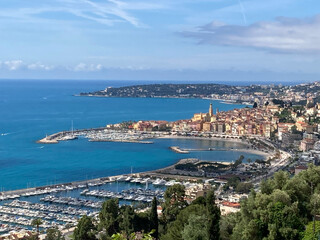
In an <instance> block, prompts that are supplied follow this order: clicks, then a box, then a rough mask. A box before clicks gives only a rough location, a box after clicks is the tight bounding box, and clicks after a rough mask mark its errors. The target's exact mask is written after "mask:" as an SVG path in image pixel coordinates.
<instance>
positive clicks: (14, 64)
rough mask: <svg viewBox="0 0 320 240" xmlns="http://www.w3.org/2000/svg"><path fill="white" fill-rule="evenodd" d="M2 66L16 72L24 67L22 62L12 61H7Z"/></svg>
mask: <svg viewBox="0 0 320 240" xmlns="http://www.w3.org/2000/svg"><path fill="white" fill-rule="evenodd" d="M2 65H3V66H4V67H5V68H6V69H8V70H10V71H15V70H18V69H20V68H22V67H23V62H22V61H21V60H12V61H5V62H3V63H2Z"/></svg>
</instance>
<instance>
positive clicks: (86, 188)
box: [0, 175, 183, 234]
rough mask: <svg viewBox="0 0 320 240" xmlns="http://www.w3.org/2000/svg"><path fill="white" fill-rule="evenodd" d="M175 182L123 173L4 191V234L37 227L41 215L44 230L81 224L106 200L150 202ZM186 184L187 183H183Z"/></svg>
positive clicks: (0, 208) (0, 214)
mask: <svg viewBox="0 0 320 240" xmlns="http://www.w3.org/2000/svg"><path fill="white" fill-rule="evenodd" d="M170 183H172V181H165V180H163V179H151V178H149V177H136V176H134V175H120V176H116V177H110V178H105V179H95V180H91V181H87V182H81V183H79V182H76V183H68V184H61V185H54V186H46V187H42V188H36V189H24V190H17V191H11V192H3V193H0V195H1V197H0V233H1V234H3V233H7V232H10V231H13V230H21V229H25V230H31V229H33V230H35V229H34V226H32V220H33V219H35V218H41V220H43V224H41V226H40V227H41V229H44V230H45V229H48V228H51V227H57V228H59V229H60V230H62V229H65V228H66V227H68V228H70V227H73V226H75V225H76V224H77V221H78V220H79V218H80V217H81V216H83V215H87V216H91V217H93V218H96V217H97V216H98V213H99V211H100V209H101V207H102V203H103V202H104V201H105V200H107V199H111V198H118V199H119V201H120V204H132V203H134V202H137V203H138V202H141V203H147V204H150V202H151V201H152V199H153V197H157V198H158V200H159V201H163V195H164V191H165V189H166V187H167V186H169V185H170ZM181 184H183V183H181Z"/></svg>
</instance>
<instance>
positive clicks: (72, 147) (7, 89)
mask: <svg viewBox="0 0 320 240" xmlns="http://www.w3.org/2000/svg"><path fill="white" fill-rule="evenodd" d="M142 83H148V82H137V81H61V80H60V81H52V80H50V81H49V80H47V81H30V80H20V81H17V80H1V81H0V116H1V118H0V191H3V190H12V189H18V188H26V187H34V186H40V185H46V184H53V183H63V182H70V181H76V180H85V179H91V178H97V177H104V176H112V175H118V174H124V173H130V171H131V167H132V168H133V172H140V171H146V170H154V169H158V168H162V167H166V166H168V165H171V164H174V163H175V162H176V161H177V160H179V159H181V158H182V157H197V158H200V159H203V160H216V161H234V160H236V159H237V158H238V157H239V155H240V154H244V153H242V152H232V151H228V152H226V151H212V152H195V153H191V154H188V155H179V154H177V153H174V152H172V151H170V150H169V149H168V147H169V146H181V147H190V148H191V147H192V148H193V147H194V148H196V147H198V148H206V147H210V146H213V147H221V148H226V147H230V148H231V147H238V148H239V147H244V145H242V144H239V143H230V142H221V141H220V142H219V141H207V140H181V139H179V140H177V139H165V140H164V139H156V140H154V142H155V144H133V143H113V142H101V143H97V142H88V141H87V140H86V139H79V140H76V141H68V142H61V143H59V144H55V145H42V144H37V143H36V140H39V139H40V138H43V137H44V136H45V135H46V134H52V133H55V132H58V131H62V130H69V129H70V128H71V122H72V121H73V122H74V128H76V129H80V128H91V127H101V126H105V125H106V124H109V123H117V122H121V121H125V120H168V121H174V120H179V119H187V118H191V117H192V115H193V114H194V113H197V112H207V111H208V107H209V103H210V101H209V100H203V99H155V98H94V97H75V96H73V94H78V93H80V92H89V91H94V90H100V89H104V88H105V87H107V86H125V85H133V84H142ZM212 103H213V107H214V109H215V108H219V110H230V109H233V108H236V107H244V106H243V105H234V104H223V103H220V102H219V101H212ZM245 155H246V157H248V158H251V159H256V158H261V157H260V156H258V155H254V154H245Z"/></svg>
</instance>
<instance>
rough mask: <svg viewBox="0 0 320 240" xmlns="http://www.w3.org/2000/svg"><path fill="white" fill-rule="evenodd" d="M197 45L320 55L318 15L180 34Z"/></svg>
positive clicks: (214, 26) (213, 26) (210, 27)
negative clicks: (194, 40)
mask: <svg viewBox="0 0 320 240" xmlns="http://www.w3.org/2000/svg"><path fill="white" fill-rule="evenodd" d="M181 34H182V35H183V36H185V37H190V38H195V39H198V40H199V43H200V44H212V45H220V46H238V47H239V46H240V47H251V48H257V49H266V50H270V51H278V52H287V53H292V52H294V53H314V52H320V45H319V42H320V15H317V16H314V17H312V18H306V19H298V18H285V17H279V18H277V19H275V20H274V21H269V22H257V23H254V24H251V25H249V26H239V25H226V24H222V23H216V22H212V23H210V24H207V25H205V26H201V27H199V28H198V29H197V30H196V31H185V32H182V33H181Z"/></svg>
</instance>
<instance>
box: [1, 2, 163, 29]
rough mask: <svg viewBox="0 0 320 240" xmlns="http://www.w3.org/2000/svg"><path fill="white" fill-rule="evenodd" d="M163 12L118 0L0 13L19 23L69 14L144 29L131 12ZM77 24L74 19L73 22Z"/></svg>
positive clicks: (148, 5) (50, 4)
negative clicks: (19, 21) (57, 14)
mask: <svg viewBox="0 0 320 240" xmlns="http://www.w3.org/2000/svg"><path fill="white" fill-rule="evenodd" d="M159 8H163V6H162V5H160V4H152V3H146V2H136V3H135V2H128V3H127V2H122V1H117V0H106V1H94V0H52V1H49V2H48V1H47V2H46V3H41V4H39V7H36V6H35V7H32V8H30V7H29V6H28V4H21V5H19V6H18V7H15V8H2V9H0V18H8V19H11V20H12V19H18V20H36V19H43V20H52V18H47V16H46V15H47V14H52V13H67V14H70V15H73V16H74V17H78V18H81V19H85V20H90V21H94V22H97V23H100V24H104V25H109V26H111V25H114V24H116V23H119V22H127V23H129V24H131V25H133V26H135V27H144V26H145V25H146V24H144V23H142V22H140V20H139V19H138V18H136V17H135V16H133V15H132V14H131V13H130V11H134V10H152V9H159ZM54 20H65V21H70V19H68V18H61V16H60V17H59V16H57V17H55V18H54ZM73 20H74V19H73Z"/></svg>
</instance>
